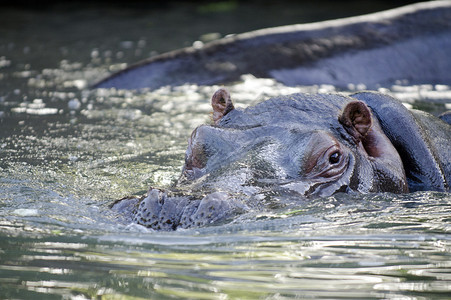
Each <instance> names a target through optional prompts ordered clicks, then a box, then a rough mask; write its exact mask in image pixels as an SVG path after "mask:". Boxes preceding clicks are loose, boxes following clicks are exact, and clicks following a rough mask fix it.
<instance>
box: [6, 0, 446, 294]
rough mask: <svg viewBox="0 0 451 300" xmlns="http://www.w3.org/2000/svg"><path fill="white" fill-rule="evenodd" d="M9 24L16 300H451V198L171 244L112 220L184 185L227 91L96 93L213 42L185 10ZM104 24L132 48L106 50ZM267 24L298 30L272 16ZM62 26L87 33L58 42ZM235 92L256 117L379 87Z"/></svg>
mask: <svg viewBox="0 0 451 300" xmlns="http://www.w3.org/2000/svg"><path fill="white" fill-rule="evenodd" d="M372 3H373V2H372ZM180 5H181V6H182V8H181V9H182V10H183V9H187V8H186V7H184V6H183V5H182V4H181V3H180ZM274 6H278V5H276V4H274ZM183 7H184V8H183ZM315 7H316V6H315ZM273 8H274V7H273ZM315 10H317V9H315ZM337 10H339V11H343V10H349V8H345V7H344V5H343V4H342V3H340V5H339V7H338V8H337ZM283 11H286V7H283ZM283 11H282V12H281V13H283ZM291 11H292V10H290V12H288V13H287V14H288V16H287V18H286V19H285V20H286V21H287V22H289V23H294V22H295V21H294V20H293V19H295V18H296V19H298V18H299V11H298V14H297V15H295V14H294V13H292V12H291ZM304 11H305V10H301V12H302V13H301V15H305V13H304ZM321 11H324V9H323V8H321ZM246 13H247V15H246ZM0 14H1V15H2V16H3V20H9V21H8V22H6V21H5V26H2V28H0V30H1V31H2V34H1V35H0V51H1V52H2V54H1V56H0V240H1V243H0V295H1V296H0V297H1V298H5V299H52V298H56V299H57V298H66V299H67V298H70V299H92V298H104V299H111V298H142V299H149V298H153V299H173V298H191V299H218V298H219V299H237V298H241V299H249V298H264V299H284V298H295V297H297V298H302V297H311V298H340V297H342V298H359V299H361V298H368V299H371V298H372V299H381V298H383V299H390V298H398V299H399V298H403V299H408V298H411V299H419V298H437V299H440V298H442V299H446V298H449V296H448V295H449V293H450V292H451V290H450V287H451V277H450V275H449V274H451V264H450V261H451V260H450V255H449V253H451V239H450V235H449V233H450V231H451V225H450V224H451V198H450V195H449V194H446V193H430V192H420V193H415V194H408V195H391V194H382V195H368V196H354V197H348V196H343V195H336V196H334V197H329V198H326V199H319V200H317V201H311V202H308V203H305V205H303V206H300V207H292V208H290V209H289V210H279V211H266V212H259V213H254V214H253V213H250V214H248V215H245V216H240V217H239V218H238V219H237V220H236V221H234V222H232V223H231V224H226V225H223V226H218V227H208V228H201V229H196V230H179V231H176V232H171V233H157V232H153V231H151V230H148V229H146V228H144V227H142V226H139V225H136V224H129V223H128V222H127V220H124V219H122V218H121V216H119V215H117V214H115V213H113V212H111V211H110V210H109V209H108V207H107V205H108V204H109V203H110V202H111V201H112V200H114V199H118V198H121V197H123V196H126V195H128V194H131V193H137V194H140V193H144V192H145V191H146V190H147V188H148V187H149V186H159V187H167V186H169V185H170V184H171V183H172V182H173V181H174V180H176V179H177V177H178V175H179V173H180V168H181V166H182V163H183V157H184V152H185V148H186V143H187V138H188V137H189V135H190V133H191V131H192V129H193V128H195V127H196V126H198V125H199V124H202V123H207V122H209V119H210V115H209V114H210V110H211V109H210V105H209V104H208V100H209V98H210V96H211V95H212V94H213V92H214V91H215V90H216V89H217V88H219V87H218V86H193V85H186V86H181V87H172V88H170V87H164V88H161V89H159V90H156V91H149V90H141V91H138V92H134V91H122V90H114V89H99V90H94V91H92V90H89V88H88V87H89V85H90V84H91V83H92V82H94V81H96V80H98V79H99V78H102V77H104V76H105V75H106V73H108V72H114V71H117V70H119V69H122V68H124V67H125V66H126V65H127V64H129V63H132V62H135V61H137V60H139V59H141V58H145V57H148V56H150V55H152V54H154V53H155V52H153V51H166V50H170V49H174V48H178V47H181V46H183V43H184V42H185V41H188V42H187V43H188V44H192V42H193V41H195V40H201V37H200V35H201V34H205V27H201V28H197V27H195V25H193V24H196V23H195V22H193V21H194V20H193V18H199V15H196V14H194V15H192V14H191V15H190V14H183V13H181V12H180V11H177V10H173V11H171V12H169V13H168V14H167V15H164V16H163V15H161V18H158V19H155V20H157V21H154V22H161V20H162V19H164V20H166V22H167V23H164V24H163V25H164V26H161V29H159V30H150V29H152V28H154V27H158V26H157V25H155V24H150V23H149V22H150V21H149V16H143V15H139V16H137V15H133V14H132V17H131V18H129V19H127V22H121V21H120V17H118V15H115V16H116V17H117V18H118V19H119V21H117V22H116V21H115V19H114V18H112V17H111V15H110V16H108V14H102V15H101V16H100V17H99V15H98V14H96V13H94V12H93V11H91V10H88V11H85V12H84V13H83V12H80V11H74V12H73V13H72V14H69V13H67V12H66V13H65V14H61V15H58V14H53V15H52V14H51V12H45V11H42V12H40V13H38V14H33V13H30V12H27V11H23V12H15V13H10V11H7V10H3V11H2V12H0ZM49 14H50V15H49ZM124 14H126V13H124ZM159 14H161V12H160V11H157V12H152V14H151V17H152V18H155V15H157V16H158V15H159ZM181 15H183V16H181ZM249 15H251V14H249V11H245V10H243V13H242V14H241V15H240V18H239V19H240V22H217V20H216V19H215V21H216V22H215V24H213V25H211V26H214V28H213V27H208V28H209V29H210V28H211V30H213V31H214V32H216V31H217V32H220V30H219V29H217V28H216V26H219V25H221V26H232V27H233V29H234V31H235V32H240V31H245V30H244V29H242V30H239V28H241V27H239V26H244V25H242V24H244V23H245V22H244V20H246V18H245V17H246V16H249ZM289 16H291V18H292V19H290V18H289ZM96 18H97V19H99V18H100V21H102V22H105V20H106V21H107V23H108V24H110V25H109V27H108V32H117V33H118V35H117V36H113V35H106V34H104V32H103V31H102V30H101V26H99V23H97V19H96ZM204 18H205V16H204ZM11 19H12V21H11ZM247 19H249V18H247ZM257 19H262V20H270V19H273V20H274V19H277V22H280V20H282V19H284V18H281V17H280V14H275V13H274V11H270V12H269V13H268V14H267V15H266V17H262V18H257ZM257 19H255V18H254V19H252V20H248V22H257V21H258V20H257ZM33 20H34V21H35V20H38V21H39V22H34V23H33V22H32V21H33ZM45 20H47V21H45ZM94 20H95V21H94ZM164 20H163V21H164ZM174 20H177V22H182V21H183V24H184V26H183V28H178V27H180V26H179V25H177V23H175V21H174ZM180 20H182V21H180ZM62 21H64V23H65V24H72V25H71V26H73V27H70V26H69V27H68V28H59V27H58V26H55V24H60V23H59V22H62ZM100 21H99V22H100ZM242 21H243V22H242ZM14 24H16V25H17V26H19V27H20V28H17V27H15V26H16V25H14ZM30 24H34V25H33V26H31V25H30ZM158 24H160V23H158ZM187 24H192V26H191V27H190V26H188V25H187ZM248 25H249V24H248ZM252 26H256V25H255V24H254V23H253V24H252ZM174 27H177V28H176V29H177V30H173V32H178V35H175V34H172V33H173V32H171V30H170V29H171V28H172V29H173V28H174ZM256 27H257V26H256ZM258 27H261V26H260V25H259V26H258ZM56 28H59V29H61V30H56ZM74 28H75V29H74ZM93 28H96V29H98V30H100V31H101V32H100V33H97V34H94V33H93ZM130 28H133V29H134V30H131V29H130ZM149 28H150V29H149ZM246 30H247V29H246ZM36 32H39V33H40V34H39V35H36ZM87 33H89V34H90V35H89V36H87ZM91 34H92V35H91ZM32 36H35V39H36V40H33V39H31V38H30V37H32ZM213 36H218V35H213ZM204 38H208V37H204ZM181 39H182V40H183V41H181ZM80 41H83V43H81V42H80ZM180 43H182V44H180ZM227 88H228V89H229V90H230V92H231V94H232V97H233V99H234V101H235V103H236V106H237V107H245V106H248V105H252V104H255V103H257V102H259V101H261V100H264V99H266V98H268V97H271V96H276V95H281V94H289V93H293V92H309V93H327V92H343V93H352V92H353V91H356V90H360V89H365V86H361V85H357V86H349V87H348V89H347V90H345V91H337V90H336V88H335V87H334V86H330V85H321V86H299V87H287V86H283V85H281V84H279V83H277V82H275V81H273V80H270V79H257V78H254V77H252V76H244V77H243V78H242V81H241V82H237V83H234V84H231V85H229V86H227ZM380 91H382V92H385V93H389V94H391V95H393V96H395V97H397V98H399V99H401V100H402V101H403V102H404V103H405V104H406V105H408V106H411V107H413V108H420V109H423V110H426V111H430V112H432V113H434V114H438V113H440V112H443V111H444V110H446V109H450V105H451V87H449V86H444V85H436V86H432V85H419V86H405V85H403V83H402V82H400V83H399V85H395V86H392V87H389V88H381V89H380Z"/></svg>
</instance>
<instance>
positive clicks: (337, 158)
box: [329, 151, 341, 164]
mask: <svg viewBox="0 0 451 300" xmlns="http://www.w3.org/2000/svg"><path fill="white" fill-rule="evenodd" d="M340 157H341V154H340V152H339V151H335V152H334V153H332V154H331V155H330V156H329V162H330V163H331V164H337V163H339V162H340Z"/></svg>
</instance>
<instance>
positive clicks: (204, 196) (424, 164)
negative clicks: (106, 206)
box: [113, 89, 451, 230]
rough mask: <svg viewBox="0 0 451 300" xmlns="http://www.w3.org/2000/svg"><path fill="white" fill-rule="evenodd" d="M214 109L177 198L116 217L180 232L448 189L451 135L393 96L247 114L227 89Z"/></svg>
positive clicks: (299, 100)
mask: <svg viewBox="0 0 451 300" xmlns="http://www.w3.org/2000/svg"><path fill="white" fill-rule="evenodd" d="M212 107H213V124H212V125H201V126H199V127H198V128H196V129H195V130H194V131H193V133H192V135H191V138H190V139H189V143H188V144H189V145H188V149H187V151H186V156H185V165H184V167H183V171H182V175H181V177H180V179H179V181H178V182H177V184H176V185H175V186H174V187H173V188H172V189H171V191H164V190H159V189H154V188H151V189H150V190H149V192H148V194H147V195H145V196H143V197H141V198H126V199H121V200H119V201H116V202H115V203H114V204H113V209H115V210H117V211H121V212H123V213H125V214H126V215H128V216H129V217H130V218H131V219H133V221H134V222H136V223H138V224H141V225H144V226H147V227H149V228H153V229H163V230H173V229H176V228H190V227H197V226H204V225H208V224H218V223H221V222H225V221H227V220H229V219H230V218H232V217H233V216H236V215H237V214H239V213H243V212H248V211H256V210H257V211H258V210H262V209H265V208H274V207H283V206H284V205H289V204H295V205H296V204H298V205H299V204H300V203H302V201H307V200H308V199H309V198H312V197H324V196H329V195H332V194H335V193H339V192H343V193H372V192H392V193H405V192H408V191H418V190H435V191H449V190H450V186H449V184H450V183H451V162H450V157H451V153H450V152H451V126H450V125H449V124H448V123H446V122H445V121H443V120H440V119H438V118H436V117H433V116H431V115H429V114H427V113H423V112H417V111H409V110H408V109H406V108H405V107H404V106H403V105H402V104H401V103H400V102H398V101H397V100H395V99H393V98H391V97H389V96H386V95H383V94H379V93H372V92H362V93H357V94H353V95H351V96H344V95H338V94H316V95H311V94H293V95H289V96H280V97H275V98H272V99H269V100H266V101H264V102H261V103H259V104H257V105H256V106H253V107H248V108H246V109H244V110H241V109H235V108H234V106H233V103H232V100H231V98H230V95H229V94H228V92H227V91H225V90H223V89H221V90H218V91H217V92H216V93H215V94H214V95H213V97H212ZM281 195H283V197H278V196H281ZM281 199H283V200H281ZM290 201H291V203H288V202H290Z"/></svg>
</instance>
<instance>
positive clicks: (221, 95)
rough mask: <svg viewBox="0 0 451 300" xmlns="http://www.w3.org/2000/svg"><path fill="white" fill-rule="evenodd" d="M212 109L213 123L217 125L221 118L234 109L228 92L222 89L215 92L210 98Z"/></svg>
mask: <svg viewBox="0 0 451 300" xmlns="http://www.w3.org/2000/svg"><path fill="white" fill-rule="evenodd" d="M211 106H212V107H213V121H214V122H215V124H218V123H219V121H220V120H221V118H222V117H224V116H225V115H226V114H228V113H229V112H230V111H232V110H233V109H235V107H234V106H233V103H232V99H231V98H230V94H229V92H227V91H226V90H224V89H219V90H217V91H216V92H215V93H214V94H213V97H211Z"/></svg>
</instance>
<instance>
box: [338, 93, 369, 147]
mask: <svg viewBox="0 0 451 300" xmlns="http://www.w3.org/2000/svg"><path fill="white" fill-rule="evenodd" d="M338 121H339V122H340V123H341V124H342V125H343V127H344V128H345V129H346V131H347V132H348V133H349V134H350V135H351V136H352V138H353V139H354V142H355V143H356V144H358V143H359V142H360V141H362V140H363V139H364V137H365V136H366V134H367V133H368V130H370V128H371V125H372V117H371V112H370V109H369V108H368V106H366V104H365V103H363V102H362V101H351V102H349V103H348V104H346V106H345V108H344V110H343V112H342V114H341V116H340V117H339V118H338Z"/></svg>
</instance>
